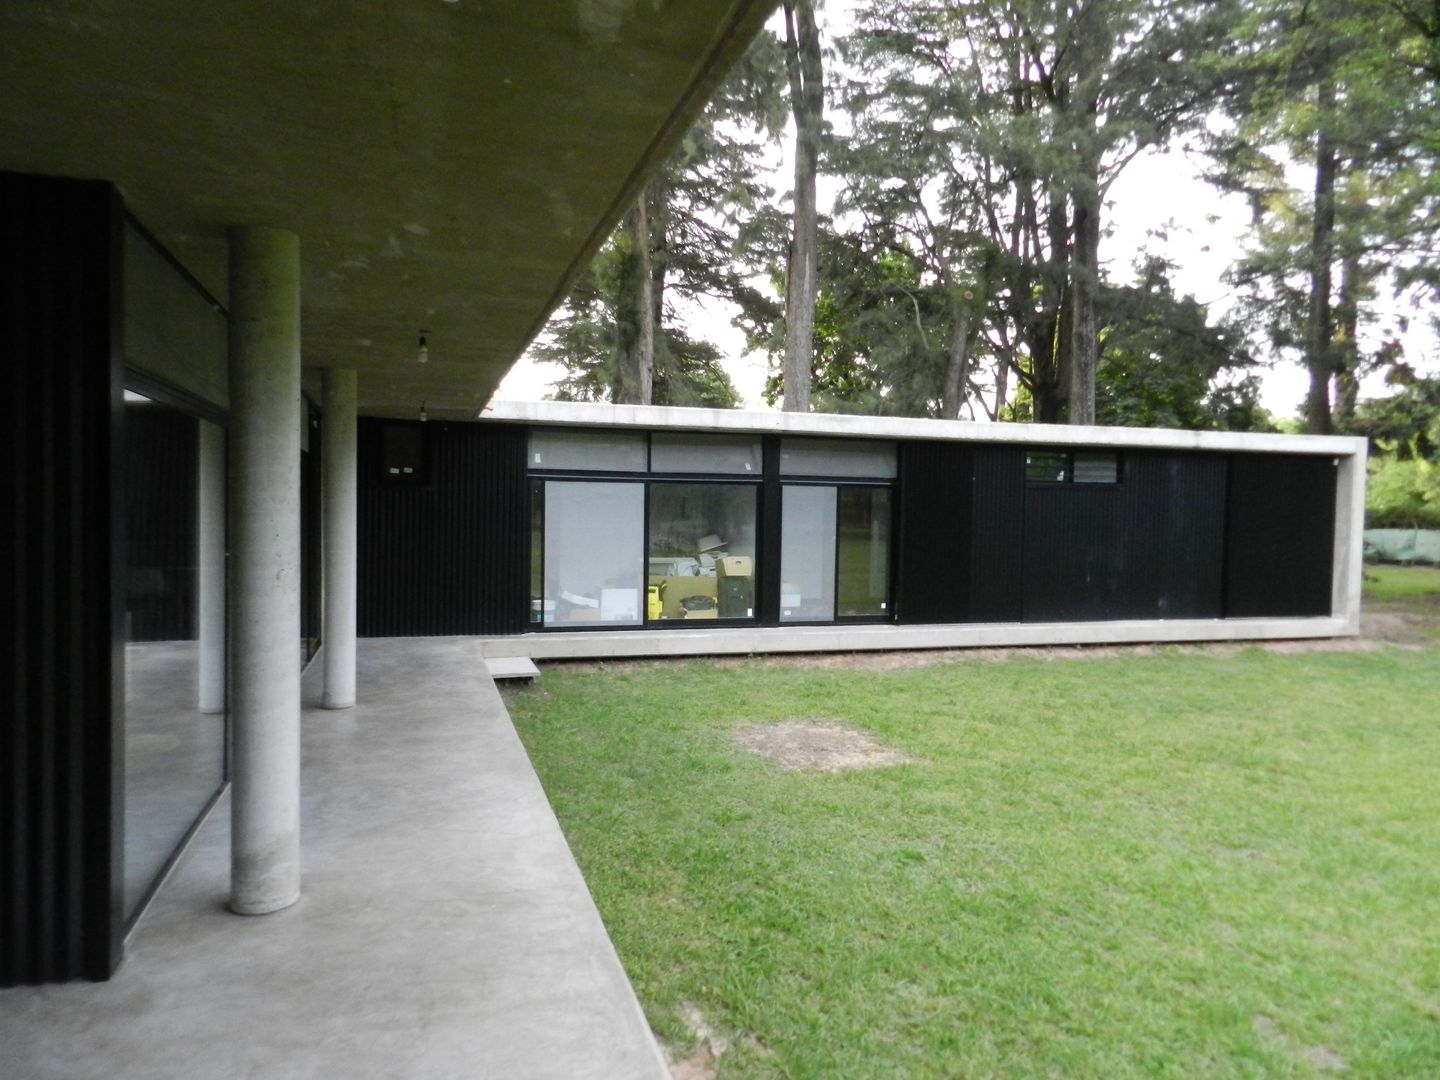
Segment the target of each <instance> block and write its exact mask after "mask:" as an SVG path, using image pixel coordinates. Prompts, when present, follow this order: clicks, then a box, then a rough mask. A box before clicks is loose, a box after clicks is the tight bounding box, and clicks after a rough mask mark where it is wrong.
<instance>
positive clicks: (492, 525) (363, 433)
mask: <svg viewBox="0 0 1440 1080" xmlns="http://www.w3.org/2000/svg"><path fill="white" fill-rule="evenodd" d="M397 425H398V426H409V427H413V428H415V429H418V430H419V432H420V433H421V435H422V437H423V440H424V443H423V456H424V468H423V471H422V473H421V474H420V476H419V478H418V479H417V480H415V481H413V482H412V481H406V480H396V481H392V480H390V479H388V478H387V477H386V476H385V475H384V474H383V473H382V466H381V440H382V438H383V432H384V430H385V428H386V427H387V426H397ZM525 447H526V433H525V429H524V428H521V427H518V426H517V427H511V426H504V425H498V424H473V423H471V424H444V423H438V422H431V423H428V424H421V423H418V422H410V421H397V420H379V419H373V418H368V417H362V418H361V419H360V422H359V469H360V495H359V499H360V507H359V517H360V520H359V536H358V538H357V544H358V548H359V550H358V552H357V556H358V560H359V568H358V577H359V582H358V588H359V595H358V597H357V600H356V606H357V612H356V617H357V621H358V626H359V632H360V634H362V635H364V636H367V637H392V636H393V637H406V636H420V635H429V634H436V635H444V634H519V633H523V632H524V631H525V630H526V629H527V628H528V623H527V618H528V611H527V606H528V598H529V574H530V557H529V550H530V504H529V484H528V482H527V480H526V476H525Z"/></svg>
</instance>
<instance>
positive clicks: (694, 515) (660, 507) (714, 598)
mask: <svg viewBox="0 0 1440 1080" xmlns="http://www.w3.org/2000/svg"><path fill="white" fill-rule="evenodd" d="M758 492H759V489H758V488H757V487H756V486H755V485H753V484H714V483H711V484H703V483H694V484H690V483H669V482H664V483H659V482H657V483H652V484H651V485H650V543H649V547H648V550H647V553H646V568H645V573H646V577H645V592H646V618H647V619H649V620H650V621H652V622H657V621H666V620H672V619H753V618H754V617H755V588H754V580H755V507H756V501H757V497H758Z"/></svg>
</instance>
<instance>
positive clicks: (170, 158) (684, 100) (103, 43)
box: [0, 0, 774, 416]
mask: <svg viewBox="0 0 1440 1080" xmlns="http://www.w3.org/2000/svg"><path fill="white" fill-rule="evenodd" d="M773 7H774V0H710V2H701V0H690V2H684V0H565V2H560V0H387V2H384V3H373V4H350V3H339V2H334V0H331V2H321V0H297V2H295V3H284V4H280V3H274V2H273V0H238V2H235V3H227V4H195V3H191V2H181V0H146V2H144V3H139V4H117V3H115V2H114V0H7V2H6V3H4V4H3V5H0V101H3V102H4V104H3V106H0V168H3V169H8V170H15V171H23V172H34V173H47V174H53V175H64V176H77V177H92V178H102V179H107V180H111V181H113V182H114V183H115V184H117V185H118V187H119V188H120V190H121V192H122V194H123V195H124V197H125V200H126V202H127V204H128V206H129V207H130V209H131V210H132V211H133V212H134V213H135V215H136V216H137V217H138V218H139V219H140V221H141V222H142V223H143V224H144V225H145V226H147V227H148V228H149V229H150V230H151V231H152V232H153V233H154V234H155V235H156V236H157V237H158V238H159V240H160V241H161V242H162V243H163V244H165V245H166V246H167V247H168V248H169V249H170V250H171V251H172V252H173V253H174V254H175V255H176V256H177V257H178V258H179V260H180V261H181V262H182V263H183V264H184V265H185V266H186V267H187V268H188V269H189V270H190V271H191V273H193V274H194V275H195V276H196V277H197V278H198V280H199V281H200V282H201V283H202V284H203V285H204V286H205V287H206V288H208V289H209V290H210V291H211V292H212V293H213V294H214V295H215V296H216V297H218V298H220V299H221V300H222V302H223V301H224V299H225V297H226V292H227V289H226V244H225V229H226V227H227V226H230V225H249V224H256V225H271V226H276V227H280V228H287V229H291V230H293V231H294V232H296V233H298V234H299V236H300V240H301V252H302V266H303V296H302V319H303V335H304V362H305V364H306V365H307V366H311V367H330V366H336V367H353V368H356V369H358V370H359V371H360V394H361V408H362V410H363V411H366V412H379V413H385V412H390V413H394V414H396V415H413V414H414V410H415V408H416V406H417V405H418V403H419V402H420V401H425V402H427V406H428V408H429V411H430V413H431V414H432V415H437V416H444V415H446V414H447V412H450V411H451V410H453V411H454V415H456V416H461V415H463V416H473V415H474V414H475V412H476V410H477V409H478V408H479V407H480V406H481V405H483V404H484V403H485V401H486V400H488V398H489V396H490V394H491V393H492V391H493V390H494V388H495V386H496V385H497V384H498V382H499V380H500V378H501V377H502V376H503V374H504V373H505V371H506V370H507V369H508V368H509V367H510V365H511V364H512V363H513V362H514V361H515V359H516V358H517V357H518V355H519V354H520V352H521V351H522V350H523V349H524V348H525V346H526V345H527V344H528V342H529V341H530V339H531V338H532V337H533V336H534V334H535V333H536V332H537V331H538V330H539V328H540V327H541V326H542V325H543V323H544V320H545V318H546V316H547V315H548V314H549V312H550V311H551V310H552V309H553V308H554V306H555V305H556V304H557V303H558V302H559V301H560V300H561V299H562V298H563V297H564V294H565V291H566V289H567V288H568V286H569V283H570V281H571V280H572V278H573V276H574V274H575V273H576V272H577V271H578V270H579V269H580V268H581V267H582V266H583V265H584V263H585V261H586V260H587V259H588V258H589V257H590V256H591V254H592V253H593V252H594V250H595V249H596V248H597V247H598V246H599V244H600V243H601V242H602V241H603V240H604V238H605V236H606V235H608V233H609V231H610V229H611V228H612V227H613V226H614V224H615V222H616V221H618V219H619V218H620V216H621V214H622V213H623V211H624V209H625V207H626V205H627V204H628V203H629V202H630V200H631V199H632V198H633V197H634V196H635V194H636V193H637V192H638V190H639V187H640V185H641V184H643V183H644V181H645V179H646V178H647V176H648V175H649V174H650V173H651V172H652V171H653V170H654V169H655V168H656V167H657V166H658V164H659V163H660V162H661V161H662V160H663V159H664V156H665V154H666V153H667V152H668V151H669V149H670V148H671V147H672V146H673V145H674V144H675V142H676V141H677V140H678V139H679V138H680V137H681V136H682V135H683V134H684V132H685V130H686V129H687V128H688V126H689V125H690V123H691V122H693V120H694V119H695V117H696V116H697V115H698V114H699V112H700V111H701V109H702V108H703V107H704V104H705V102H706V100H707V99H708V97H709V95H710V93H711V92H712V91H713V89H714V87H715V86H716V85H717V84H718V82H719V81H720V79H721V78H723V76H724V74H725V72H726V71H727V70H728V68H729V67H730V65H731V63H732V62H733V61H734V60H735V59H736V58H737V57H738V56H739V54H740V53H741V52H742V51H743V49H744V48H745V46H746V45H747V44H748V43H749V41H750V40H751V38H752V37H753V36H754V34H755V33H756V32H758V30H759V28H760V26H761V24H762V23H763V21H764V19H765V18H766V16H767V15H768V14H769V12H770V10H771V9H772V8H773ZM422 329H423V330H428V331H429V335H428V337H429V345H430V348H429V353H430V362H429V363H428V364H425V365H421V364H419V363H417V359H416V353H417V344H418V340H417V339H418V335H419V332H420V331H421V330H422Z"/></svg>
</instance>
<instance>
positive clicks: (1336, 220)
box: [1212, 0, 1440, 433]
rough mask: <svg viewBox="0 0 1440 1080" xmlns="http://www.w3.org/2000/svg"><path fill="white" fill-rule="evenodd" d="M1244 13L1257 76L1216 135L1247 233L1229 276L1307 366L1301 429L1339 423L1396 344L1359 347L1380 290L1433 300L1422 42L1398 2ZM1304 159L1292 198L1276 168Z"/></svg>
mask: <svg viewBox="0 0 1440 1080" xmlns="http://www.w3.org/2000/svg"><path fill="white" fill-rule="evenodd" d="M1256 10H1257V12H1258V15H1259V17H1258V19H1257V20H1256V23H1255V30H1254V33H1255V36H1256V38H1257V40H1259V41H1261V42H1262V43H1263V48H1262V49H1261V50H1260V52H1259V53H1258V54H1257V58H1256V62H1255V69H1256V72H1257V75H1256V78H1255V79H1254V80H1253V83H1252V85H1251V86H1250V87H1249V88H1248V91H1247V93H1246V94H1244V95H1239V96H1237V97H1235V99H1234V100H1233V110H1232V111H1233V113H1234V115H1235V122H1234V126H1233V128H1232V129H1230V130H1228V131H1226V132H1224V133H1223V134H1222V135H1221V136H1220V138H1219V139H1218V140H1217V141H1216V145H1215V146H1214V147H1213V150H1212V152H1214V153H1215V155H1216V158H1217V161H1218V163H1219V166H1220V168H1219V170H1218V172H1217V174H1216V176H1215V177H1214V179H1215V180H1216V182H1218V183H1219V184H1221V186H1223V187H1226V188H1228V189H1230V190H1236V191H1242V192H1244V193H1245V194H1247V195H1248V196H1249V197H1250V199H1251V202H1252V206H1253V208H1254V210H1255V222H1256V228H1255V234H1254V241H1253V245H1252V248H1251V250H1250V252H1249V253H1248V254H1247V256H1246V258H1245V259H1243V260H1242V261H1241V262H1240V263H1239V264H1238V265H1237V267H1236V269H1235V272H1234V280H1235V281H1236V282H1237V283H1239V284H1241V285H1242V286H1243V287H1245V288H1246V289H1247V290H1248V292H1249V293H1250V297H1249V303H1250V306H1251V308H1252V310H1255V311H1266V312H1267V313H1268V317H1267V319H1266V326H1267V329H1268V332H1269V343H1270V345H1271V346H1272V347H1273V348H1274V349H1276V350H1277V351H1278V352H1280V353H1282V354H1283V353H1287V352H1288V353H1293V354H1294V355H1296V356H1297V357H1298V358H1299V359H1300V360H1301V361H1302V362H1303V363H1304V365H1305V367H1306V369H1307V371H1308V372H1309V375H1310V386H1309V391H1308V393H1307V395H1306V402H1305V418H1306V427H1307V430H1309V431H1311V432H1316V433H1324V432H1328V431H1330V430H1331V429H1332V427H1333V426H1334V425H1335V424H1336V422H1337V420H1338V422H1339V423H1340V424H1342V425H1343V424H1345V423H1347V422H1348V420H1349V417H1350V416H1351V414H1352V413H1353V410H1354V407H1355V401H1356V395H1357V389H1358V382H1359V377H1360V375H1361V374H1363V373H1364V371H1365V370H1367V369H1374V368H1376V367H1378V366H1379V365H1380V364H1381V363H1383V362H1387V361H1388V358H1389V357H1390V356H1391V354H1393V352H1394V347H1395V346H1394V344H1393V342H1391V341H1385V342H1382V343H1381V344H1380V345H1379V346H1378V347H1373V346H1372V347H1371V348H1370V349H1368V350H1367V349H1366V348H1365V347H1364V346H1363V345H1362V337H1363V336H1364V335H1365V333H1366V329H1367V327H1370V326H1374V325H1375V323H1376V321H1377V318H1376V313H1375V310H1374V308H1375V305H1376V302H1377V301H1378V300H1379V299H1380V297H1381V295H1382V291H1384V292H1388V293H1390V295H1391V296H1397V295H1399V294H1402V293H1405V292H1406V291H1407V290H1408V291H1410V292H1411V293H1412V295H1413V296H1415V297H1417V298H1418V297H1420V296H1423V295H1425V294H1427V293H1428V294H1429V297H1430V299H1432V300H1433V298H1434V293H1435V291H1436V289H1437V287H1440V268H1437V266H1436V264H1435V262H1434V259H1433V250H1434V248H1435V245H1436V242H1437V239H1440V181H1437V179H1436V168H1435V166H1436V163H1437V157H1440V135H1437V125H1436V124H1435V120H1434V117H1435V115H1436V113H1437V109H1440V97H1437V93H1436V89H1437V87H1436V81H1435V79H1434V76H1433V74H1431V73H1430V62H1431V60H1432V59H1433V56H1434V41H1433V37H1427V36H1426V33H1425V27H1426V23H1425V19H1424V17H1423V16H1422V15H1421V14H1420V13H1419V11H1418V9H1416V8H1414V7H1413V5H1411V4H1409V3H1408V0H1346V2H1345V3H1340V2H1338V0H1324V2H1307V0H1275V2H1273V3H1269V4H1257V8H1256ZM1300 163H1304V164H1305V166H1306V167H1308V169H1309V172H1310V176H1311V181H1310V183H1309V185H1308V188H1309V190H1308V191H1307V192H1306V193H1303V194H1302V193H1301V192H1299V191H1297V190H1295V189H1293V188H1292V186H1291V185H1290V184H1289V182H1288V177H1287V174H1288V173H1289V172H1290V171H1293V169H1294V167H1295V166H1296V165H1297V164H1300ZM1386 283H1388V285H1389V288H1388V289H1383V290H1382V286H1383V285H1384V284H1386Z"/></svg>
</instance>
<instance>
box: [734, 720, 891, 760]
mask: <svg viewBox="0 0 1440 1080" xmlns="http://www.w3.org/2000/svg"><path fill="white" fill-rule="evenodd" d="M731 737H732V738H733V739H734V740H735V742H736V744H737V745H738V746H740V747H741V748H743V749H745V750H749V751H750V752H751V753H754V754H760V755H762V756H763V757H767V758H769V759H770V760H771V761H773V762H775V764H777V765H778V766H780V768H781V769H784V770H785V771H787V772H801V771H804V772H840V771H842V770H844V769H874V768H878V767H880V766H883V765H904V764H906V763H907V762H910V761H913V760H914V759H913V758H910V757H907V756H906V755H905V754H902V753H900V751H898V750H893V749H891V748H890V747H888V746H885V745H883V744H881V743H879V742H876V741H875V739H873V738H872V737H871V736H869V735H867V734H865V732H863V731H856V730H855V729H854V728H852V727H846V726H845V725H844V724H839V723H836V722H835V721H833V720H786V721H784V722H783V723H779V724H752V725H751V726H749V727H744V728H741V729H739V730H738V731H736V732H734V733H733V735H732V736H731Z"/></svg>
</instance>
